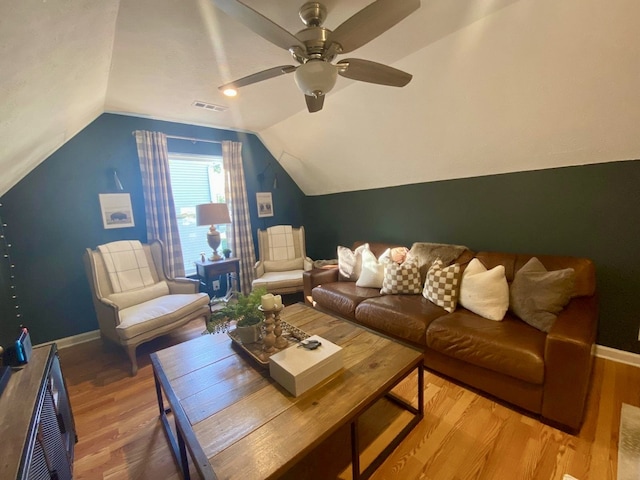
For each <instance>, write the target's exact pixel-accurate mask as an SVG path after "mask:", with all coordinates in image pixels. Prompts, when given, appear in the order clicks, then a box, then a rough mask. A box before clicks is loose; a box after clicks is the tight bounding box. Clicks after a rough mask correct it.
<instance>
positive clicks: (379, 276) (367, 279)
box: [356, 248, 391, 288]
mask: <svg viewBox="0 0 640 480" xmlns="http://www.w3.org/2000/svg"><path fill="white" fill-rule="evenodd" d="M390 254H391V250H390V249H387V250H385V252H384V253H383V254H382V255H380V258H376V256H375V255H374V254H373V252H372V251H371V250H369V248H365V249H364V250H362V268H361V269H360V276H359V277H358V280H356V286H358V287H369V288H381V287H382V281H383V279H384V264H385V262H388V261H389V260H390V258H389V257H390Z"/></svg>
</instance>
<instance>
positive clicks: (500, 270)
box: [459, 258, 509, 320]
mask: <svg viewBox="0 0 640 480" xmlns="http://www.w3.org/2000/svg"><path fill="white" fill-rule="evenodd" d="M459 301H460V305H462V306H463V307H464V308H466V309H468V310H471V311H472V312H474V313H477V314H478V315H480V316H482V317H484V318H488V319H489V320H502V318H503V317H504V314H505V313H506V311H507V309H508V308H509V285H508V284H507V279H506V278H505V273H504V267H503V266H502V265H497V266H495V267H493V268H492V269H491V270H487V269H486V267H485V266H484V265H483V264H482V262H480V260H478V259H477V258H474V259H473V260H471V262H469V265H468V266H467V268H466V269H465V271H464V273H463V274H462V283H461V284H460V300H459Z"/></svg>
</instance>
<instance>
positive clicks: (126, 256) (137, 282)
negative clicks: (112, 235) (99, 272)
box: [98, 240, 154, 293]
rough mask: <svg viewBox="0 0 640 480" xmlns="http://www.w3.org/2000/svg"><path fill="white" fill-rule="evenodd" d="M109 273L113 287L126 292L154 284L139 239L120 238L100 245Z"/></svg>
mask: <svg viewBox="0 0 640 480" xmlns="http://www.w3.org/2000/svg"><path fill="white" fill-rule="evenodd" d="M98 250H99V251H100V254H101V255H102V259H103V260H104V265H105V267H106V269H107V273H108V274H109V280H110V281H111V289H112V290H113V291H114V292H116V293H117V292H126V291H128V290H135V289H137V288H141V287H148V286H150V285H153V283H154V281H153V277H152V275H151V269H150V268H149V264H148V262H147V256H146V254H145V253H144V250H143V248H142V244H141V243H140V242H139V241H138V240H120V241H117V242H111V243H107V244H104V245H98Z"/></svg>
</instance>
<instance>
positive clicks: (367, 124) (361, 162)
mask: <svg viewBox="0 0 640 480" xmlns="http://www.w3.org/2000/svg"><path fill="white" fill-rule="evenodd" d="M423 3H425V2H423ZM423 8H424V7H423ZM638 19H640V2H638V1H637V0H606V1H605V0H520V1H516V2H514V3H512V4H511V5H508V6H506V7H505V8H503V9H501V10H498V11H496V12H494V13H493V14H491V15H489V16H486V17H484V18H481V19H480V20H478V21H476V22H474V23H472V24H470V25H468V26H467V27H465V28H463V29H461V30H458V31H457V32H455V33H453V34H451V35H449V36H446V37H444V38H442V39H441V40H439V41H437V42H435V43H433V44H431V45H429V46H427V47H425V48H423V49H422V50H419V51H418V52H416V53H414V54H412V55H410V56H408V57H406V58H404V59H403V60H401V61H400V62H397V63H396V64H395V65H394V66H396V67H397V68H400V69H403V70H406V71H408V72H410V73H413V75H414V78H413V80H412V82H411V83H410V84H409V85H408V86H407V87H405V88H403V89H395V88H391V87H381V86H377V85H369V84H358V85H353V86H349V87H347V88H344V89H343V90H340V91H337V92H335V93H333V95H335V96H334V97H333V98H332V94H329V95H328V96H327V99H326V102H325V108H324V110H323V111H321V112H319V113H317V114H313V115H309V114H308V113H306V112H301V113H299V114H297V115H295V116H293V117H291V118H289V119H287V120H285V121H283V122H281V123H279V124H277V125H275V126H273V127H271V128H268V129H266V130H264V131H262V132H260V136H261V138H262V139H263V141H264V142H265V144H266V145H267V146H268V148H269V149H270V150H271V152H272V153H273V154H274V156H275V157H276V158H278V159H279V161H280V162H281V163H282V165H283V166H284V167H285V168H286V169H287V171H288V172H289V173H290V174H291V175H292V177H293V178H294V180H295V181H296V182H297V183H298V185H299V186H300V187H301V188H302V189H303V191H304V192H305V193H306V194H309V195H320V194H327V193H334V192H343V191H352V190H362V189H370V188H377V187H384V186H391V185H402V184H411V183H419V182H427V181H435V180H442V179H452V178H462V177H472V176H479V175H489V174H497V173H504V172H515V171H526V170H537V169H544V168H552V167H560V166H568V165H581V164H589V163H600V162H610V161H619V160H630V159H638V158H640V132H639V131H638V125H640V95H639V88H640V34H639V33H638V24H637V22H638ZM354 56H355V55H354ZM337 97H339V100H340V101H335V100H337ZM363 106H366V108H362V107H363Z"/></svg>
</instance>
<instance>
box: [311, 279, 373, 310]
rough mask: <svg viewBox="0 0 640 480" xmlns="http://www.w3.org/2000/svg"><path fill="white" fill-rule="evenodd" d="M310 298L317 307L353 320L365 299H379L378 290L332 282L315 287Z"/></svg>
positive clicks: (353, 284)
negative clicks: (359, 305)
mask: <svg viewBox="0 0 640 480" xmlns="http://www.w3.org/2000/svg"><path fill="white" fill-rule="evenodd" d="M311 296H312V298H313V301H314V302H315V303H316V304H317V305H318V306H319V307H321V308H325V309H326V310H331V311H333V312H336V313H337V314H338V315H341V316H343V317H345V318H351V319H353V318H355V314H356V307H357V306H358V304H359V303H360V302H362V301H363V300H366V299H367V298H372V297H379V296H380V290H378V289H377V288H365V287H358V286H357V285H356V284H355V282H333V283H323V284H322V285H319V286H317V287H315V288H314V289H313V290H312V291H311Z"/></svg>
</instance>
